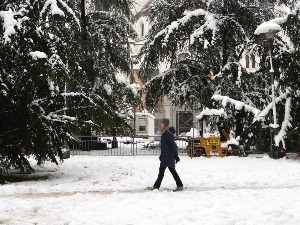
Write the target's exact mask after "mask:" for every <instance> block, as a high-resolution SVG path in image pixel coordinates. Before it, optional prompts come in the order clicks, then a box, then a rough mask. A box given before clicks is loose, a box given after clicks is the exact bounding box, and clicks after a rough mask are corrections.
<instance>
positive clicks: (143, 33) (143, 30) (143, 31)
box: [141, 23, 145, 37]
mask: <svg viewBox="0 0 300 225" xmlns="http://www.w3.org/2000/svg"><path fill="white" fill-rule="evenodd" d="M144 36H145V25H144V24H143V23H141V37H144Z"/></svg>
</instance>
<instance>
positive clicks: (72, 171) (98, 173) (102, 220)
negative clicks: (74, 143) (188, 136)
mask: <svg viewBox="0 0 300 225" xmlns="http://www.w3.org/2000/svg"><path fill="white" fill-rule="evenodd" d="M299 167H300V162H299V161H293V160H284V159H282V160H272V159H270V158H267V157H264V158H260V159H259V158H249V157H247V158H238V157H228V158H223V159H220V158H211V159H208V158H195V159H190V158H188V157H182V158H181V162H180V163H179V164H178V166H177V171H178V173H179V175H180V176H181V178H182V180H183V183H184V185H185V187H186V190H185V191H183V192H177V193H173V192H171V191H170V190H172V189H173V188H174V187H175V184H174V181H173V180H172V177H171V175H170V173H169V171H166V175H165V179H164V181H163V183H162V187H161V190H159V191H152V192H151V191H144V190H143V189H144V188H145V187H147V186H150V185H152V184H153V182H154V180H155V178H156V176H157V172H158V171H157V170H158V159H157V156H147V157H97V156H75V157H71V158H70V159H67V160H65V162H64V163H63V164H61V165H59V166H58V167H56V166H55V165H52V164H48V163H47V164H46V165H45V166H44V168H43V169H42V168H39V167H36V169H38V172H37V174H35V176H45V175H47V176H49V179H48V180H43V181H38V182H34V181H31V182H22V183H15V184H6V185H2V186H0V224H7V225H15V224H22V225H23V224H46V225H47V224H51V225H56V224H62V225H67V224H70V225H71V224H74V225H75V224H76V225H77V224H78V225H79V224H101V225H102V224H103V225H133V224H134V225H148V224H149V225H150V224H151V225H156V224H157V225H164V224H170V225H171V224H172V225H174V224H180V225H185V224H186V225H189V224H197V225H198V224H205V225H206V224H207V225H252V224H253V225H254V224H255V225H258V224H262V225H273V224H274V225H275V224H276V225H277V224H278V225H299V224H300V211H299V209H300V169H299Z"/></svg>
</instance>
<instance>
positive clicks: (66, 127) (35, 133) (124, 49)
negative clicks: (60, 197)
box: [0, 0, 139, 168]
mask: <svg viewBox="0 0 300 225" xmlns="http://www.w3.org/2000/svg"><path fill="white" fill-rule="evenodd" d="M0 7H1V8H0V30H1V36H0V38H1V39H0V51H1V54H0V64H1V69H0V105H1V108H0V160H1V167H5V168H9V167H10V166H15V167H16V168H20V166H21V164H20V160H21V154H23V153H24V152H25V153H26V154H28V155H33V156H34V157H35V159H36V160H37V161H41V160H51V161H53V159H54V156H59V157H60V158H61V159H62V147H63V146H64V145H65V144H67V143H69V142H71V141H73V139H74V137H73V135H76V134H78V133H79V132H81V131H82V130H84V129H91V128H93V129H95V130H104V129H105V128H107V127H115V126H116V127H118V128H119V132H121V133H126V132H127V133H129V132H131V127H130V126H129V125H128V124H127V118H128V111H129V106H130V104H129V103H131V104H133V103H134V102H137V101H138V99H139V98H138V96H137V95H136V93H135V90H134V89H132V88H131V87H130V86H129V85H128V84H126V83H124V82H121V81H118V80H116V78H115V72H116V71H117V70H118V69H122V70H124V71H129V69H130V61H128V57H129V49H128V46H127V45H126V44H124V40H127V39H126V37H128V34H129V33H130V29H127V28H126V27H128V26H125V24H128V19H126V18H123V19H120V18H121V17H120V18H118V19H116V18H117V16H113V15H114V13H111V14H109V13H107V16H108V15H111V16H110V17H108V18H107V20H106V21H104V22H103V23H102V22H99V21H98V20H97V18H94V20H91V21H92V22H93V25H91V27H90V30H89V32H90V33H88V34H89V35H88V36H87V35H83V34H84V32H85V31H83V30H82V29H81V22H80V20H79V19H78V18H79V17H78V15H79V13H78V11H79V10H78V8H77V3H76V2H75V1H67V0H66V1H63V0H59V1H47V0H42V1H35V0H30V1H28V0H19V1H12V0H5V2H4V4H1V6H0ZM98 25H99V27H97V26H98ZM82 38H85V39H82ZM87 38H88V39H87ZM22 152H23V153H22Z"/></svg>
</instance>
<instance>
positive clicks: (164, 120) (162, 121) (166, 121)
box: [160, 118, 170, 126]
mask: <svg viewBox="0 0 300 225" xmlns="http://www.w3.org/2000/svg"><path fill="white" fill-rule="evenodd" d="M160 122H161V123H163V124H165V125H166V126H169V124H170V120H169V119H168V118H163V119H161V120H160Z"/></svg>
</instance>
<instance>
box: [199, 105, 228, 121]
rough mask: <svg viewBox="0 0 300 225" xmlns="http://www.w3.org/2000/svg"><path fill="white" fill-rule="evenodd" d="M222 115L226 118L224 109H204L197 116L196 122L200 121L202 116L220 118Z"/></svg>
mask: <svg viewBox="0 0 300 225" xmlns="http://www.w3.org/2000/svg"><path fill="white" fill-rule="evenodd" d="M222 115H224V116H227V114H226V113H225V111H224V109H209V108H205V109H203V110H202V112H201V113H200V114H199V115H198V116H196V118H197V119H198V120H201V119H202V118H203V116H222Z"/></svg>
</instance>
